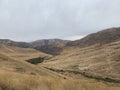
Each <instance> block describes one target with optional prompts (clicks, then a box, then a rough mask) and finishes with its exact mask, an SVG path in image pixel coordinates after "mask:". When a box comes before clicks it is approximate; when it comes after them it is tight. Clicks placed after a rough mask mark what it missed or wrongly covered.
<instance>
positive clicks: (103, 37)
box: [66, 28, 120, 47]
mask: <svg viewBox="0 0 120 90" xmlns="http://www.w3.org/2000/svg"><path fill="white" fill-rule="evenodd" d="M118 40H120V28H110V29H106V30H102V31H99V32H96V33H92V34H89V35H88V36H86V37H84V38H82V39H80V40H76V41H72V42H68V43H67V45H66V47H68V46H70V47H73V46H74V47H76V46H77V47H87V46H91V45H94V44H98V45H104V44H107V43H111V42H114V41H118Z"/></svg>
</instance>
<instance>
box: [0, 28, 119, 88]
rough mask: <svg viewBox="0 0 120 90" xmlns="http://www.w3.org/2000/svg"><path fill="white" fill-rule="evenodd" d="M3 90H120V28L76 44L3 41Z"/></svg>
mask: <svg viewBox="0 0 120 90" xmlns="http://www.w3.org/2000/svg"><path fill="white" fill-rule="evenodd" d="M58 48H59V49H58ZM0 90H120V28H111V29H106V30H102V31H100V32H96V33H94V34H90V35H88V36H86V37H84V38H82V39H80V40H76V41H68V40H65V41H64V40H60V39H53V40H52V39H50V40H37V41H34V42H16V41H12V40H2V39H1V40H0Z"/></svg>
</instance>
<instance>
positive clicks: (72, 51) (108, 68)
mask: <svg viewBox="0 0 120 90" xmlns="http://www.w3.org/2000/svg"><path fill="white" fill-rule="evenodd" d="M119 61H120V41H118V42H114V43H111V44H106V45H103V46H98V45H93V46H90V47H86V48H79V47H71V48H66V49H65V50H64V51H63V52H62V53H61V55H59V56H56V57H54V58H52V59H51V60H49V61H47V62H45V63H43V64H39V65H43V66H45V67H50V68H55V69H60V70H66V69H72V70H78V71H80V70H83V68H85V69H86V71H89V72H93V73H97V74H101V75H103V76H110V77H114V78H120V62H119Z"/></svg>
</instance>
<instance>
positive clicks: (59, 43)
mask: <svg viewBox="0 0 120 90" xmlns="http://www.w3.org/2000/svg"><path fill="white" fill-rule="evenodd" d="M67 42H69V41H68V40H61V39H43V40H37V41H34V42H31V43H30V44H31V45H32V48H35V49H37V50H40V51H42V52H44V53H48V54H51V55H58V54H60V52H62V50H63V47H64V46H65V45H66V43H67Z"/></svg>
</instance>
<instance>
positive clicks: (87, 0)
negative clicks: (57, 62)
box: [0, 0, 120, 41]
mask: <svg viewBox="0 0 120 90" xmlns="http://www.w3.org/2000/svg"><path fill="white" fill-rule="evenodd" d="M112 27H120V0H0V38H1V39H12V40H16V41H34V40H39V39H52V38H60V39H68V40H76V39H80V38H82V37H84V36H86V35H88V34H90V33H94V32H97V31H100V30H103V29H106V28H112Z"/></svg>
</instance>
